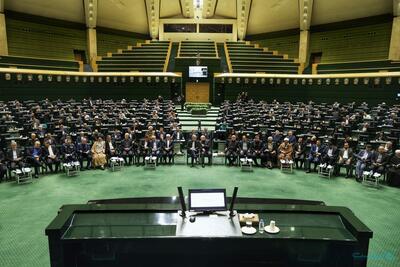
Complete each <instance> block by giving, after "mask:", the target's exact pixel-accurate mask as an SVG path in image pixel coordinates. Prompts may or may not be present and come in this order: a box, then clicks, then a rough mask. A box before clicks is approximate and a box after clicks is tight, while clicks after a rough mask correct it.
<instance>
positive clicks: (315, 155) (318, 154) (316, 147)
mask: <svg viewBox="0 0 400 267" xmlns="http://www.w3.org/2000/svg"><path fill="white" fill-rule="evenodd" d="M324 150H325V147H324V146H323V145H322V144H321V140H317V141H316V142H315V143H312V144H311V149H310V153H309V154H308V158H307V161H308V170H307V173H309V172H311V163H314V171H316V169H317V165H318V164H319V163H320V162H321V160H322V155H323V154H324Z"/></svg>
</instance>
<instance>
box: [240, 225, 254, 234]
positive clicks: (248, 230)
mask: <svg viewBox="0 0 400 267" xmlns="http://www.w3.org/2000/svg"><path fill="white" fill-rule="evenodd" d="M241 230H242V233H243V234H246V235H254V234H255V233H257V229H256V228H254V227H247V226H243V227H242V228H241Z"/></svg>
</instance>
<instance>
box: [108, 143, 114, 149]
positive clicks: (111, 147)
mask: <svg viewBox="0 0 400 267" xmlns="http://www.w3.org/2000/svg"><path fill="white" fill-rule="evenodd" d="M108 145H109V146H110V150H114V147H113V145H112V142H108Z"/></svg>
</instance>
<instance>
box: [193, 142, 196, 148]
mask: <svg viewBox="0 0 400 267" xmlns="http://www.w3.org/2000/svg"><path fill="white" fill-rule="evenodd" d="M195 144H196V143H195V142H194V141H193V142H192V149H194V146H195Z"/></svg>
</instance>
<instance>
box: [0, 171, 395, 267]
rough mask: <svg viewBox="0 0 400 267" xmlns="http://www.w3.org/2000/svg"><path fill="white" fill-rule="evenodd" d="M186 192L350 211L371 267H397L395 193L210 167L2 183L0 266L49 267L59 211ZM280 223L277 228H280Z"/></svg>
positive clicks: (298, 176)
mask: <svg viewBox="0 0 400 267" xmlns="http://www.w3.org/2000/svg"><path fill="white" fill-rule="evenodd" d="M178 185H182V186H183V187H185V188H189V187H190V188H204V187H217V188H219V187H222V188H227V189H228V191H229V193H230V192H231V190H232V188H233V187H234V186H239V188H240V189H239V196H243V197H245V196H247V197H266V198H295V199H310V200H322V201H325V203H326V204H327V205H339V206H347V207H349V208H351V209H352V210H353V212H354V213H355V214H356V215H357V216H358V217H359V218H360V219H361V220H362V221H363V222H364V223H365V224H366V225H367V226H368V227H370V228H371V229H372V230H373V231H374V237H373V239H372V242H371V243H370V255H372V258H371V259H369V264H368V266H399V262H400V251H399V247H400V227H399V226H400V190H399V189H396V188H389V187H382V188H381V189H379V190H377V189H373V188H368V187H364V186H362V185H360V184H359V183H356V182H355V181H354V180H351V179H344V178H334V179H332V180H328V179H324V178H321V177H319V176H318V175H316V174H305V173H304V172H302V171H296V172H295V174H283V173H281V172H280V171H279V170H272V171H271V170H266V169H256V170H255V171H254V172H253V173H243V172H240V170H239V169H238V168H228V167H225V166H214V167H206V168H205V169H202V168H195V169H193V168H189V167H187V166H162V167H159V168H158V169H157V170H156V171H151V170H147V171H145V170H143V168H142V167H140V168H138V167H128V168H125V169H123V170H122V171H120V172H115V173H112V172H110V171H107V170H106V171H100V170H99V171H86V172H83V173H81V175H80V176H78V177H73V178H67V177H65V176H64V175H61V174H60V175H49V176H45V177H41V178H40V179H39V180H36V181H35V182H34V183H33V184H28V185H20V186H18V185H16V184H15V183H2V184H0V266H2V267H11V266H12V267H15V266H18V267H21V266H29V267H35V266H37V267H44V266H49V253H48V246H47V239H46V236H45V234H44V229H45V228H46V226H47V225H48V224H49V222H50V221H51V220H52V219H53V218H54V217H55V216H56V214H57V210H58V208H59V207H60V206H61V205H62V204H73V203H86V202H87V201H88V200H90V199H102V198H121V197H139V196H172V195H176V186H178ZM278 223H279V222H278Z"/></svg>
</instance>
